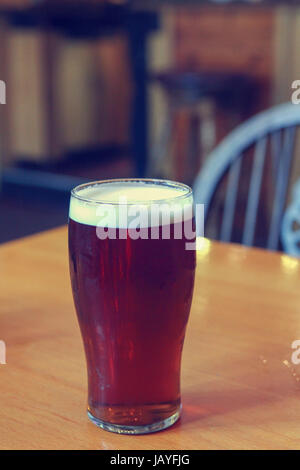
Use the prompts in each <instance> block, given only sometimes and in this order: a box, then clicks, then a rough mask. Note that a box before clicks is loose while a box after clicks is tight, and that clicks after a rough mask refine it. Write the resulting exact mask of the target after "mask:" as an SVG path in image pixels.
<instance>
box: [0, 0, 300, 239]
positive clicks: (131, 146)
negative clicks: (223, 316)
mask: <svg viewBox="0 0 300 470" xmlns="http://www.w3.org/2000/svg"><path fill="white" fill-rule="evenodd" d="M298 46H300V3H299V6H298V2H295V1H294V2H292V1H291V2H288V1H273V2H272V1H267V0H266V1H264V0H261V1H259V0H252V1H251V0H249V1H241V2H239V1H226V0H223V1H221V0H219V1H216V0H215V1H204V0H193V1H192V0H191V1H189V0H185V1H184V0H183V1H180V0H174V1H172V0H169V1H167V0H165V1H164V0H161V1H159V0H152V1H150V0H132V1H125V0H124V1H122V0H111V1H108V0H60V1H58V0H57V1H56V0H51V1H48V0H35V1H33V0H0V79H1V80H3V81H4V82H5V84H6V104H1V105H0V177H1V178H0V182H1V192H0V211H1V225H0V242H5V241H8V240H11V239H15V238H18V237H22V236H25V235H28V234H31V233H34V232H38V231H41V230H44V229H47V228H51V227H55V226H58V225H61V224H64V223H66V222H67V214H68V202H69V191H70V189H71V188H72V187H74V186H75V185H77V184H80V183H81V182H85V181H90V180H96V179H105V178H123V177H162V178H168V179H174V180H178V181H183V182H186V183H188V184H190V185H193V183H194V181H195V178H196V175H197V174H198V172H199V171H201V168H202V167H203V165H204V164H205V161H206V160H207V159H209V155H210V153H211V152H212V151H213V149H215V148H216V147H217V146H218V144H219V143H220V141H221V140H222V139H223V138H224V137H225V136H226V135H228V134H229V133H230V132H231V131H232V130H233V129H235V128H236V127H237V126H238V125H239V124H241V123H243V122H245V121H247V119H249V118H250V117H251V116H253V115H255V114H256V113H258V112H260V111H262V110H266V109H268V108H270V107H271V106H273V105H276V104H278V103H283V102H287V101H290V99H291V93H292V90H291V84H292V82H293V81H294V80H296V79H300V55H299V51H298ZM296 147H297V145H296ZM249 158H250V160H249V162H250V163H247V161H245V165H244V164H243V171H242V173H241V175H240V180H241V181H242V183H241V188H240V189H241V195H240V196H239V199H238V205H239V204H241V206H242V205H243V204H242V201H243V195H244V197H246V194H247V192H248V189H246V186H247V184H248V183H247V181H248V180H247V175H249V174H250V168H251V165H252V163H251V162H252V160H251V158H252V159H253V157H252V156H250V157H249ZM299 168H300V161H299V156H298V158H297V152H296V154H295V156H294V158H293V164H292V167H291V172H290V175H289V187H292V185H293V182H295V181H296V180H297V177H298V175H299ZM268 171H269V170H268V166H267V165H266V168H265V172H266V174H268ZM243 175H244V176H243ZM248 179H249V178H248ZM246 180H247V181H246ZM243 181H244V182H245V184H244V183H243ZM246 183H247V184H246ZM269 184H270V182H269V179H268V177H266V178H265V177H263V178H262V189H261V195H263V194H264V193H265V191H267V190H268V185H269ZM286 200H287V204H288V200H289V196H287V199H286ZM238 207H239V206H238ZM266 207H268V206H266ZM265 209H266V208H265ZM220 210H222V204H221V205H220V204H216V206H215V209H214V215H213V217H212V219H213V220H216V219H218V215H219V214H220ZM266 210H267V209H266ZM265 218H266V217H265V215H263V216H260V219H259V222H258V227H259V230H258V233H257V240H256V242H255V243H254V244H257V245H258V246H262V245H263V242H261V241H260V240H261V234H264V231H265V227H264V223H265ZM239 225H240V223H239V219H238V218H237V221H236V223H235V228H236V231H234V234H235V233H236V235H234V234H233V237H232V239H233V241H239V237H240V233H239ZM260 232H261V233H260ZM211 233H212V236H213V234H214V228H212V232H211ZM216 238H217V237H216Z"/></svg>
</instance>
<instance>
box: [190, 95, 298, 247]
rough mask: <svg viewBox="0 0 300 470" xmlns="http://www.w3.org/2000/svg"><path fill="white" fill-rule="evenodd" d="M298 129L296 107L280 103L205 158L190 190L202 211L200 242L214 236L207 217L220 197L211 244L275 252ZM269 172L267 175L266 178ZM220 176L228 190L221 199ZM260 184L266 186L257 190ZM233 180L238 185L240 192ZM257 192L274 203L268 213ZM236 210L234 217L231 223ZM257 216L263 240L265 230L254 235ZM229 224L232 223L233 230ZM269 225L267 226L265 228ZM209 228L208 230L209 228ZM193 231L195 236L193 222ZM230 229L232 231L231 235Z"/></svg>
mask: <svg viewBox="0 0 300 470" xmlns="http://www.w3.org/2000/svg"><path fill="white" fill-rule="evenodd" d="M299 127H300V106H297V105H294V104H292V103H283V104H280V105H277V106H274V107H273V108H270V109H268V110H266V111H263V112H261V113H259V114H257V115H256V116H253V117H251V118H250V119H248V120H247V121H246V122H244V123H243V124H241V125H239V126H238V127H237V128H235V129H234V130H233V131H232V132H231V133H230V134H229V135H228V136H227V137H225V139H223V141H222V142H221V143H220V144H219V145H218V146H217V147H216V148H215V149H214V150H213V151H212V152H211V154H210V155H209V156H207V158H206V161H205V163H204V165H203V167H202V169H201V171H200V172H199V174H198V175H197V177H196V179H195V182H194V185H193V189H194V199H195V202H196V203H197V204H204V206H205V211H204V217H205V220H204V221H205V224H206V225H205V229H206V230H205V234H206V236H210V234H209V230H210V229H212V230H211V232H212V233H215V230H214V228H215V227H214V226H213V224H215V226H216V225H217V222H216V219H215V218H214V217H210V214H211V211H210V209H211V207H212V205H214V207H216V208H217V207H220V203H221V204H222V202H221V199H220V197H219V195H221V198H223V201H224V203H223V205H224V210H223V216H224V220H223V219H222V223H221V230H220V231H219V233H218V234H217V236H216V237H217V238H219V239H221V240H223V241H230V240H233V239H234V240H235V241H241V243H243V244H246V245H253V244H255V243H258V244H259V246H265V247H266V248H269V249H276V248H278V245H279V238H280V234H282V230H281V225H282V221H283V212H284V210H285V206H286V199H287V193H288V185H289V175H290V170H291V164H292V158H293V153H295V152H293V150H294V139H295V135H296V132H295V130H296V129H297V128H299ZM253 147H254V149H255V152H254V160H253V166H252V172H251V175H250V185H249V191H248V196H246V198H247V200H246V213H245V218H244V217H243V216H242V211H243V209H242V208H243V207H244V202H245V201H244V193H245V191H244V190H245V185H244V183H245V184H246V182H247V181H248V178H247V177H246V178H244V177H245V175H246V171H247V168H248V166H247V165H248V161H249V159H250V158H252V153H251V150H252V149H253ZM267 158H268V161H267ZM244 160H245V164H244V163H243V162H244ZM237 162H239V163H237ZM265 163H266V164H265ZM269 170H270V172H271V173H270V175H269V174H268V173H267V172H268V171H269ZM226 174H227V175H228V180H227V181H228V186H227V188H228V189H227V190H226V192H225V194H224V195H223V192H222V191H220V192H218V189H221V188H222V187H223V185H222V181H223V178H224V177H225V175H226ZM265 178H266V182H267V183H268V184H266V185H265V184H264V185H263V181H265ZM239 180H240V181H241V182H242V183H243V188H242V185H241V184H240V182H239ZM262 186H263V189H264V191H263V196H264V197H268V196H269V195H271V194H272V197H273V201H274V202H273V205H271V207H270V210H269V205H268V204H266V202H267V201H262V200H261V198H262V190H261V188H262ZM242 189H243V191H242ZM240 193H241V194H240ZM299 195H300V192H299ZM260 201H261V202H260ZM237 208H238V210H239V214H238V217H237V218H236V217H235V214H236V213H237ZM258 211H260V213H261V219H260V222H261V223H262V224H265V223H266V224H267V225H269V230H267V234H266V236H264V234H265V233H266V230H265V229H264V230H263V231H262V230H260V232H261V233H258V230H257V231H256V230H255V229H256V227H255V225H256V219H257V215H258ZM269 213H270V215H269ZM243 218H244V219H245V223H244V226H243V227H242V234H241V233H240V232H241V231H240V222H241V221H242V220H243ZM235 219H237V220H236V222H237V223H236V224H235ZM269 219H270V223H269V224H268V220H269ZM200 222H201V221H200ZM210 222H212V223H213V224H212V225H211V224H210ZM201 226H203V222H201V223H199V227H201ZM196 227H197V230H198V223H197V220H196ZM234 228H236V229H237V230H233V229H234ZM257 228H263V227H262V226H261V227H257ZM197 233H199V231H198V232H197ZM281 236H282V235H281ZM284 246H285V247H286V246H287V245H284Z"/></svg>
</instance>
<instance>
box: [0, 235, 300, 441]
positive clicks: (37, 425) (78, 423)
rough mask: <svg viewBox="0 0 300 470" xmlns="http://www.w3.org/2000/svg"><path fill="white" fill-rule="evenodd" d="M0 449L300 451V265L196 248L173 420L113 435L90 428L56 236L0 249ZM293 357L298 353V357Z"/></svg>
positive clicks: (62, 249)
mask: <svg viewBox="0 0 300 470" xmlns="http://www.w3.org/2000/svg"><path fill="white" fill-rule="evenodd" d="M0 279H1V284H0V285H1V287H0V339H2V340H4V341H5V343H6V350H7V358H6V362H7V363H6V364H5V365H4V364H2V365H0V401H1V407H0V429H1V432H0V448H1V449H118V450H123V449H135V450H136V449H156V450H159V449H168V450H170V449H237V448H239V449H261V448H263V449H279V448H280V449H290V448H298V449H299V448H300V365H293V364H292V362H291V355H292V352H293V350H292V349H291V343H292V342H293V341H294V340H296V339H300V262H299V261H298V260H297V259H294V258H291V257H288V256H286V255H282V254H278V253H269V252H264V251H261V250H257V249H247V248H244V247H240V246H236V245H225V244H224V245H223V244H219V243H212V242H210V241H208V240H204V241H203V244H202V248H201V250H200V251H199V252H198V268H197V277H196V289H195V295H194V301H193V307H192V312H191V317H190V322H189V327H188V332H187V336H186V342H185V347H184V356H183V372H182V397H183V415H182V418H181V420H180V422H178V423H177V424H175V425H174V426H173V427H172V428H169V429H168V430H166V431H162V432H159V433H156V434H152V435H145V436H120V435H117V434H112V433H109V432H106V431H103V430H101V429H99V428H97V427H96V426H95V425H93V424H92V423H91V422H89V420H88V418H87V416H86V412H85V408H86V403H85V402H86V369H85V360H84V354H83V348H82V344H81V338H80V334H79V328H78V326H77V320H76V317H75V313H74V308H73V302H72V296H71V289H70V283H69V274H68V260H67V238H66V228H61V229H56V230H53V231H49V232H45V233H43V234H39V235H36V236H33V237H29V238H25V239H21V240H18V241H16V242H12V243H8V244H6V245H2V246H1V247H0ZM299 357H300V355H299Z"/></svg>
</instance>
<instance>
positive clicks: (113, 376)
mask: <svg viewBox="0 0 300 470" xmlns="http://www.w3.org/2000/svg"><path fill="white" fill-rule="evenodd" d="M178 223H181V224H182V223H183V222H178ZM175 228H176V224H175V223H172V224H171V238H170V239H162V227H159V229H158V231H159V238H158V239H151V238H150V235H149V239H135V240H133V239H131V238H130V234H129V231H128V229H127V228H117V229H116V238H115V239H109V238H107V239H104V240H100V239H99V238H98V236H97V232H96V227H95V226H94V225H89V224H85V223H81V222H79V221H78V220H73V219H72V218H70V221H69V254H70V272H71V280H72V287H73V295H74V301H75V306H76V310H77V316H78V320H79V325H80V329H81V333H82V338H83V342H84V347H85V353H86V360H87V369H88V411H89V416H90V417H91V418H92V419H93V420H94V421H95V422H96V423H97V424H99V425H102V427H105V428H106V429H110V430H116V429H117V431H118V432H133V433H137V432H149V431H151V430H156V429H155V423H158V425H159V423H164V422H165V420H168V418H170V417H173V416H174V417H175V418H176V419H177V417H178V415H179V409H180V362H181V352H182V346H183V341H184V335H185V329H186V324H187V321H188V316H189V311H190V306H191V301H192V294H193V285H194V271H195V251H193V250H186V246H185V244H186V242H187V240H186V239H185V237H184V236H183V237H182V238H181V239H174V236H173V235H174V230H175ZM149 230H150V229H149ZM121 232H122V234H121ZM125 237H126V238H125ZM188 241H191V240H188ZM175 418H174V421H175V420H176V419H175ZM170 424H172V422H170V423H169V424H166V425H163V424H162V425H161V428H162V427H166V426H167V425H170ZM111 425H117V427H115V428H114V426H111ZM153 425H154V426H153ZM118 426H120V428H119V430H118ZM139 429H140V430H141V431H139ZM157 429H159V426H158V427H157ZM120 430H121V431H120ZM147 430H148V431H147Z"/></svg>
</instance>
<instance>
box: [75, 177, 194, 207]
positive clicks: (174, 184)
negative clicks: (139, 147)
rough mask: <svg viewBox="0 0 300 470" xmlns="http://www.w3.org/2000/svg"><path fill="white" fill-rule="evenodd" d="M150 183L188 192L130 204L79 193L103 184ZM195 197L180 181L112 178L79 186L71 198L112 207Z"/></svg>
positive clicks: (130, 202) (190, 189) (189, 188)
mask: <svg viewBox="0 0 300 470" xmlns="http://www.w3.org/2000/svg"><path fill="white" fill-rule="evenodd" d="M127 182H129V183H146V184H147V183H148V184H151V183H153V184H157V185H161V186H169V187H173V188H181V189H184V190H185V191H186V192H185V193H183V194H180V195H178V196H174V197H166V198H163V199H147V200H137V201H129V202H116V201H109V200H102V201H101V200H95V199H92V198H89V197H84V196H80V195H79V194H78V192H79V191H81V190H82V189H84V188H88V187H89V186H96V185H99V186H100V185H102V184H108V183H113V184H115V183H127ZM192 195H193V190H192V188H191V187H190V186H188V185H187V184H184V183H179V182H178V181H172V180H165V179H158V178H112V179H105V180H95V181H90V182H89V183H82V184H79V185H78V186H75V188H73V189H72V190H71V197H74V198H76V199H78V200H80V201H82V202H86V203H88V204H94V205H95V204H110V205H117V206H120V205H136V204H152V203H157V204H160V203H162V202H166V201H175V200H176V201H177V200H182V199H185V198H188V197H191V196H192Z"/></svg>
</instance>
